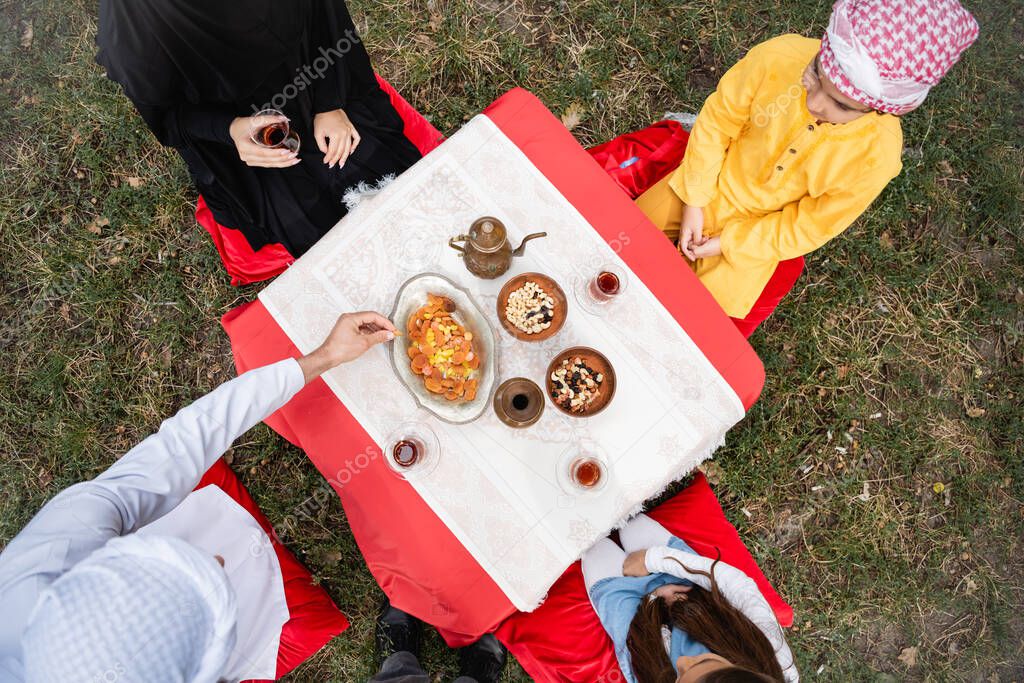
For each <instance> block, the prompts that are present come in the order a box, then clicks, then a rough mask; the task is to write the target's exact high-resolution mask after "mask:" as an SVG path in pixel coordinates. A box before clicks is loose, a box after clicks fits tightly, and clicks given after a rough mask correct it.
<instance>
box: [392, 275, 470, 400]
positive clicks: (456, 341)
mask: <svg viewBox="0 0 1024 683" xmlns="http://www.w3.org/2000/svg"><path fill="white" fill-rule="evenodd" d="M454 312H455V302H454V301H452V300H451V299H449V298H448V297H445V296H440V295H438V294H428V295H427V305H426V306H422V307H420V308H419V309H418V310H417V311H416V312H415V313H413V314H412V315H411V316H409V322H408V324H407V326H406V329H407V330H408V332H409V349H408V353H409V359H410V366H411V367H412V371H413V372H415V373H416V374H418V375H422V376H423V385H424V386H425V387H426V388H427V391H429V392H431V393H434V394H440V395H443V396H444V397H445V398H446V399H448V400H449V401H460V400H462V401H472V400H473V399H475V398H476V392H477V383H478V380H477V379H476V377H475V375H476V371H477V369H478V368H479V367H480V355H479V354H478V353H477V352H476V348H475V347H474V345H473V333H472V332H469V331H468V330H466V328H465V327H463V326H462V325H461V324H459V322H458V321H456V320H455V318H453V317H452V314H453V313H454Z"/></svg>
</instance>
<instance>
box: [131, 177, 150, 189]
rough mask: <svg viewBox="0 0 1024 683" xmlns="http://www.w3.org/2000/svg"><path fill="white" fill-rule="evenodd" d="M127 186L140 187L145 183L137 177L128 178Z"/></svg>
mask: <svg viewBox="0 0 1024 683" xmlns="http://www.w3.org/2000/svg"><path fill="white" fill-rule="evenodd" d="M128 184H129V185H131V186H132V187H142V186H143V185H145V184H146V181H145V180H143V179H142V178H139V177H138V176H129V177H128Z"/></svg>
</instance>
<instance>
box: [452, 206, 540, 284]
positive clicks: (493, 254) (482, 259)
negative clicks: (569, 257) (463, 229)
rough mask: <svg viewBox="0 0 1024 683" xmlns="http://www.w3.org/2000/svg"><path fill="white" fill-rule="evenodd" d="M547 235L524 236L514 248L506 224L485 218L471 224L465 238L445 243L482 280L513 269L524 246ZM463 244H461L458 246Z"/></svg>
mask: <svg viewBox="0 0 1024 683" xmlns="http://www.w3.org/2000/svg"><path fill="white" fill-rule="evenodd" d="M547 236H548V234H547V233H546V232H535V233H533V234H532V235H527V236H526V237H524V238H523V241H522V242H521V243H520V244H519V246H518V247H517V248H515V249H513V248H512V245H511V244H509V241H508V231H507V230H506V229H505V224H504V223H502V222H501V221H499V220H498V219H497V218H493V217H491V216H484V217H483V218H480V219H478V220H477V221H475V222H474V223H473V225H472V226H470V228H469V234H468V235H459V236H458V237H453V238H451V239H450V240H448V246H450V247H451V248H452V249H454V250H456V251H458V252H461V253H462V259H463V260H464V261H465V262H466V268H467V269H469V272H471V273H473V275H476V276H477V277H481V278H484V279H485V280H493V279H494V278H496V277H501V276H502V275H504V274H505V272H506V271H507V270H508V269H509V268H510V267H511V266H512V259H513V257H515V256H522V255H523V253H524V252H525V251H526V243H527V242H529V241H530V240H532V239H536V238H538V237H547ZM460 242H462V243H463V244H459V243H460Z"/></svg>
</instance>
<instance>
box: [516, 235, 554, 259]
mask: <svg viewBox="0 0 1024 683" xmlns="http://www.w3.org/2000/svg"><path fill="white" fill-rule="evenodd" d="M547 236H548V234H547V233H546V232H535V233H533V234H531V235H527V236H526V237H524V238H523V241H522V242H520V243H519V246H518V247H516V249H515V251H513V252H512V255H513V256H522V255H523V254H525V253H526V243H527V242H529V241H530V240H535V239H537V238H538V237H547Z"/></svg>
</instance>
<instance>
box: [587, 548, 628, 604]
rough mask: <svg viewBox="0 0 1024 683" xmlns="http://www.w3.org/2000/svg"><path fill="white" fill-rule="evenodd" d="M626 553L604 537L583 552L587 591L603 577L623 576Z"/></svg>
mask: <svg viewBox="0 0 1024 683" xmlns="http://www.w3.org/2000/svg"><path fill="white" fill-rule="evenodd" d="M625 560H626V553H625V552H623V550H622V548H620V547H619V546H618V544H617V543H615V541H613V540H612V539H610V538H602V539H601V540H600V541H598V542H597V543H595V544H594V545H592V546H591V547H590V550H588V551H587V552H585V553H583V583H584V584H586V586H587V593H590V589H591V587H592V586H593V585H594V584H595V583H597V582H598V581H600V580H601V579H607V578H610V577H616V576H622V563H623V562H625Z"/></svg>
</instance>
